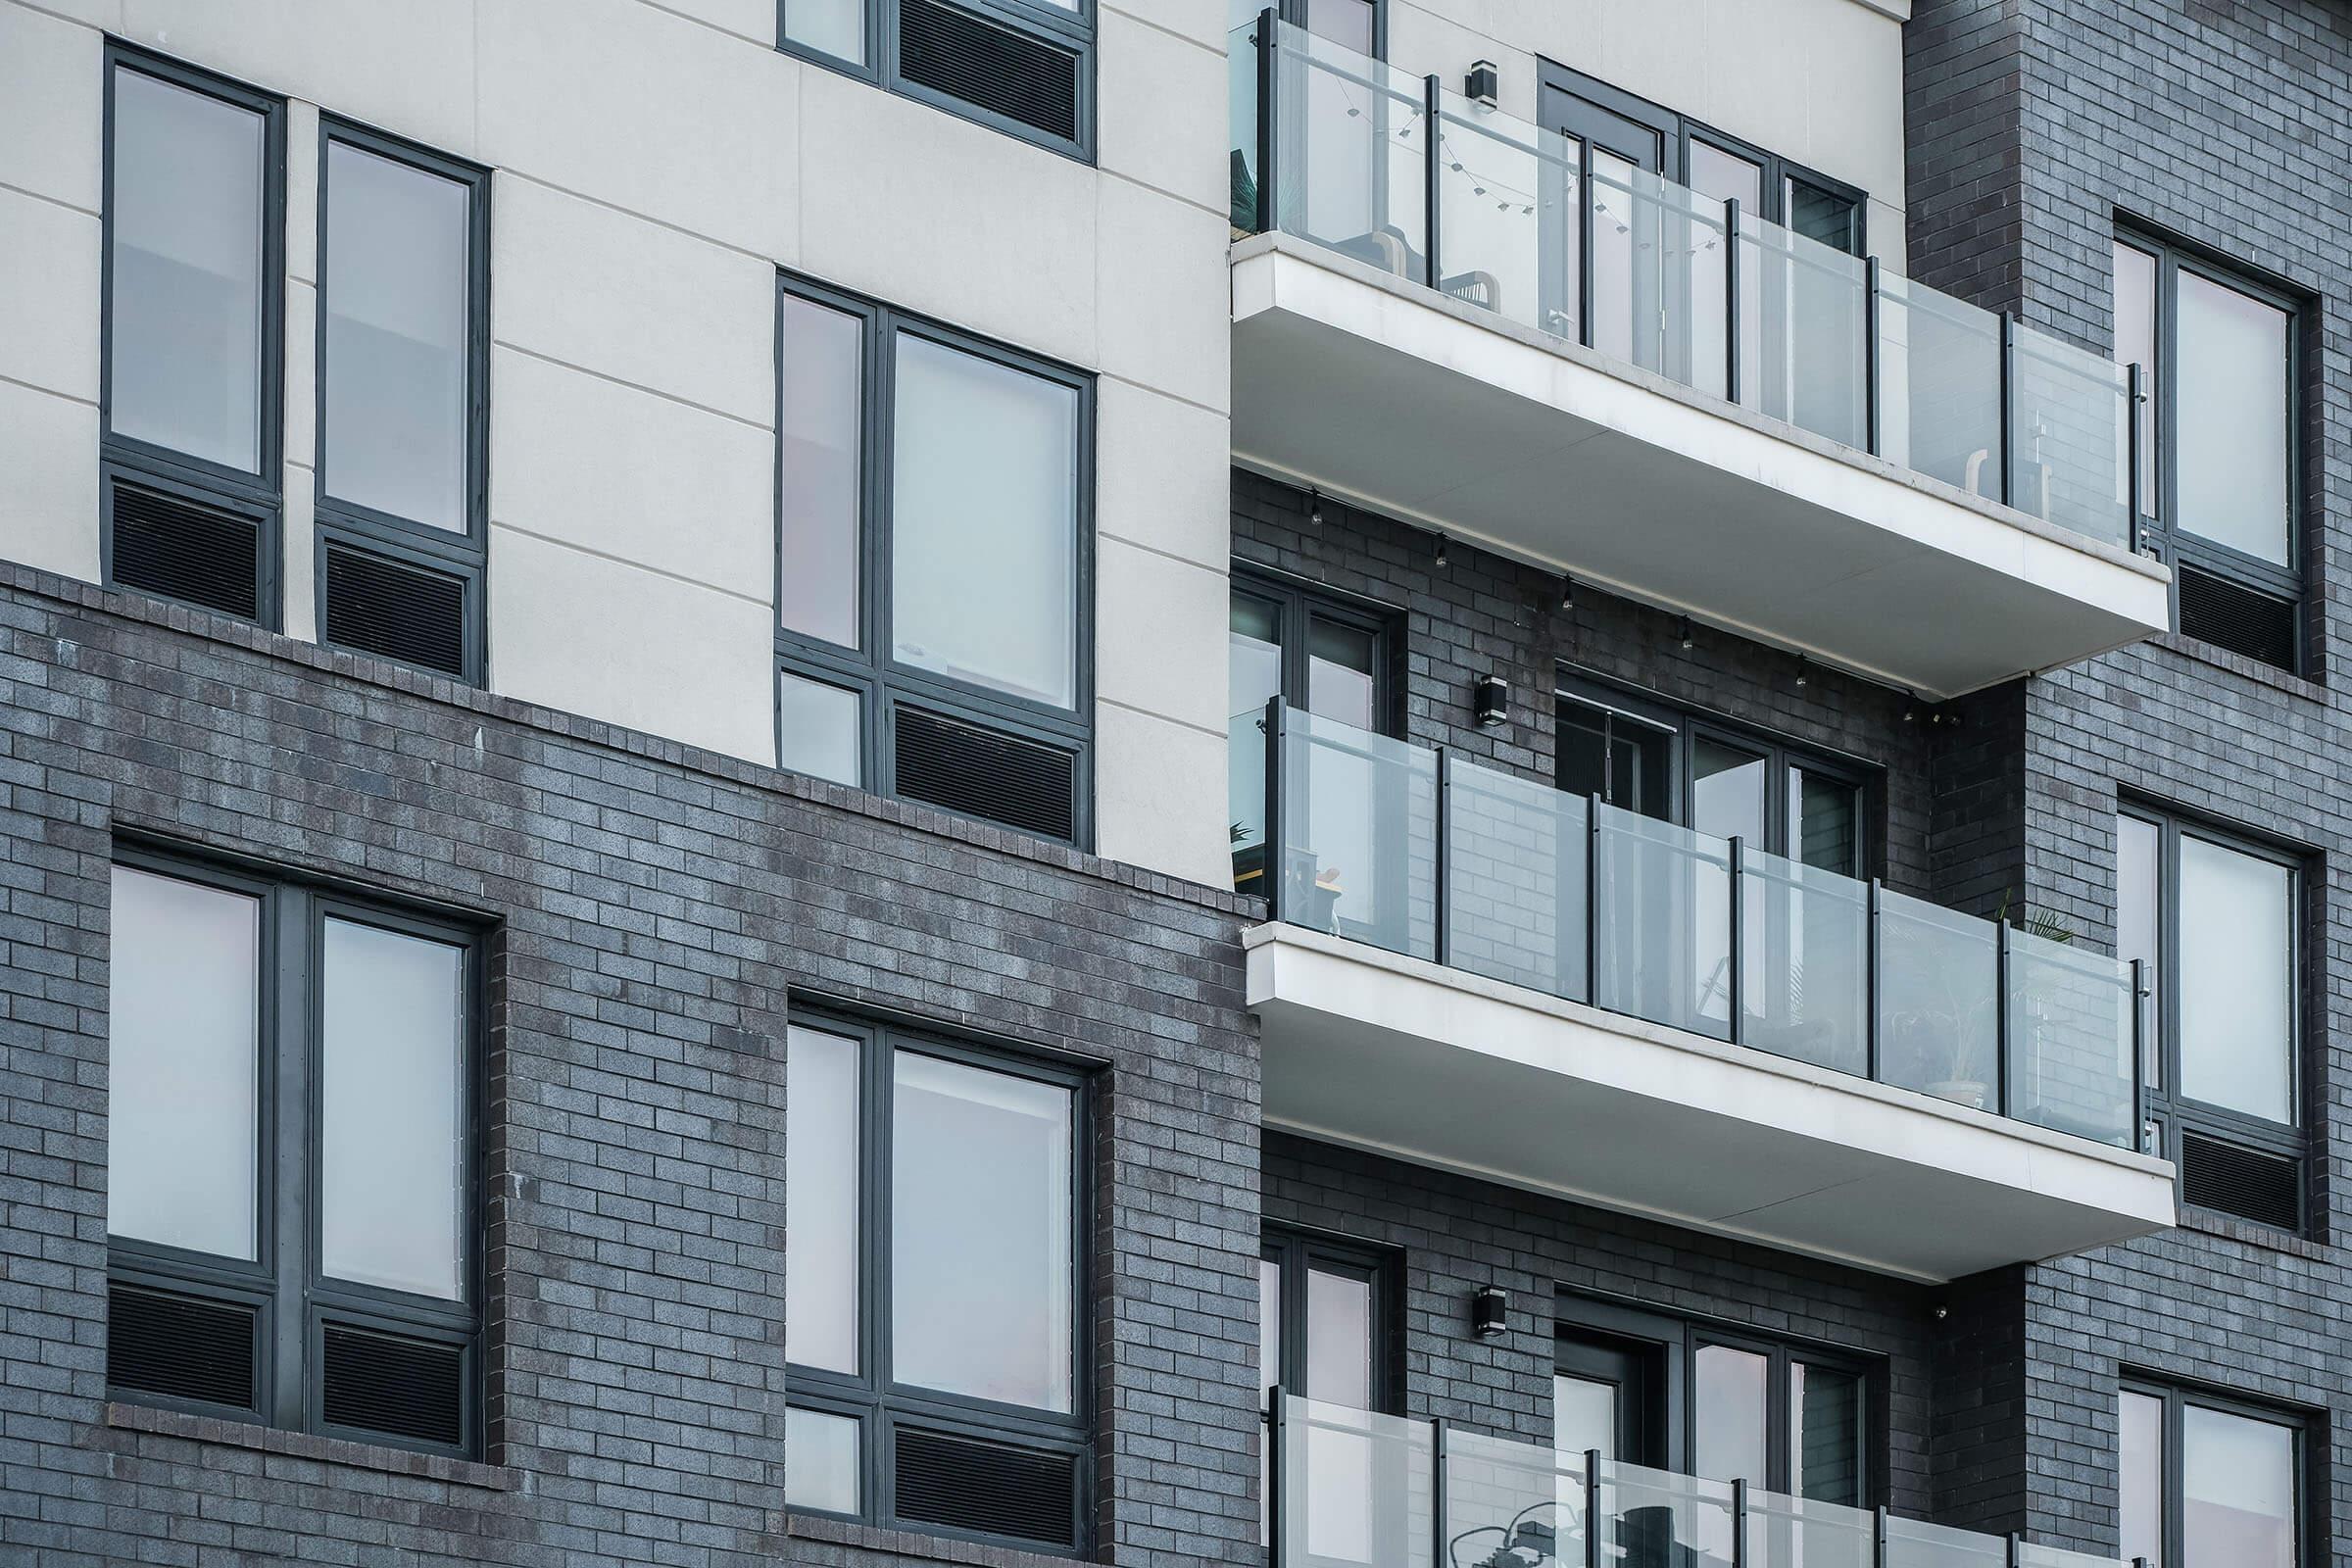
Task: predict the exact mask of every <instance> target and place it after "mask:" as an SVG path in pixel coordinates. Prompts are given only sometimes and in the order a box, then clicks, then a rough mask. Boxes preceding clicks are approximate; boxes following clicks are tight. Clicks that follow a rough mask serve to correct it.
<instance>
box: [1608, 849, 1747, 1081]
mask: <svg viewBox="0 0 2352 1568" xmlns="http://www.w3.org/2000/svg"><path fill="white" fill-rule="evenodd" d="M1593 877H1594V887H1593V914H1594V929H1593V938H1594V948H1595V958H1596V960H1597V964H1598V967H1597V969H1596V971H1595V973H1594V975H1593V991H1594V997H1593V1001H1594V1002H1595V1003H1596V1004H1597V1005H1600V1006H1603V1007H1606V1008H1609V1009H1610V1010H1611V1011H1614V1012H1625V1013H1631V1014H1633V1015H1634V1016H1636V1017H1639V1018H1646V1019H1648V1020H1649V1021H1650V1022H1652V1023H1660V1024H1664V1025H1666V1026H1667V1027H1668V1028H1671V1029H1689V1030H1691V1031H1693V1032H1694V1033H1698V1034H1704V1035H1708V1036H1711V1037H1712V1038H1714V1039H1717V1040H1728V1039H1729V1038H1731V994H1732V921H1731V846H1730V845H1729V844H1727V843H1725V842H1724V841H1723V840H1721V839H1718V838H1713V837H1710V836H1708V835H1706V834H1701V833H1691V832H1689V831H1686V830H1685V829H1682V828H1678V827H1671V826H1668V825H1667V824H1665V823H1662V822H1655V821H1652V820H1650V819H1649V818H1647V817H1642V816H1636V815H1634V814H1633V813H1631V812H1628V811H1621V810H1618V809H1615V808H1613V807H1605V806H1604V807H1602V808H1601V809H1600V828H1599V831H1598V833H1597V834H1595V836H1594V859H1593Z"/></svg>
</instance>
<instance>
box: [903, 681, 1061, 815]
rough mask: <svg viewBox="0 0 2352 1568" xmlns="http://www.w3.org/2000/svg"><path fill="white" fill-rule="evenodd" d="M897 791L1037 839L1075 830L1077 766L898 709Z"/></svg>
mask: <svg viewBox="0 0 2352 1568" xmlns="http://www.w3.org/2000/svg"><path fill="white" fill-rule="evenodd" d="M897 745H898V779H897V786H896V787H897V790H898V793H899V794H900V795H901V796H903V797H904V798H906V799H907V800H911V801H927V802H929V803H930V804H931V805H933V806H944V807H946V808H947V809H949V810H951V811H960V812H962V813H963V814H964V815H966V816H981V817H986V818H987V819H988V820H990V821H992V822H1002V823H1004V824H1005V826H1006V827H1017V828H1020V829H1021V830H1022V831H1024V832H1028V833H1035V834H1037V835H1038V836H1039V837H1040V838H1049V839H1064V840H1067V839H1069V838H1071V837H1073V836H1074V835H1075V834H1076V832H1077V772H1078V760H1077V759H1076V758H1075V757H1073V756H1072V755H1071V754H1070V753H1068V752H1065V751H1062V750H1060V749H1058V748H1056V747H1053V746H1047V745H1044V744H1042V743H1040V742H1037V741H1026V740H1017V739H1015V738H1014V737H1012V736H1010V735H1005V734H1002V733H1000V732H999V731H996V730H993V729H986V728H983V727H982V726H980V725H978V724H967V723H964V722H963V721H962V720H961V719H955V718H947V717H943V716H942V715H940V714H938V713H927V712H925V711H922V710H921V709H919V708H902V709H900V710H899V716H898V736H897Z"/></svg>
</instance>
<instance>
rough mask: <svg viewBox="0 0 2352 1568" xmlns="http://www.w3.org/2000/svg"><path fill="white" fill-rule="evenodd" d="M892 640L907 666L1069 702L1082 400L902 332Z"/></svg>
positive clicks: (1063, 704) (1052, 702)
mask: <svg viewBox="0 0 2352 1568" xmlns="http://www.w3.org/2000/svg"><path fill="white" fill-rule="evenodd" d="M896 398H897V418H896V424H895V426H894V452H893V458H892V474H893V479H892V494H891V531H892V546H891V563H892V578H891V605H892V621H891V631H892V637H893V640H894V642H895V643H896V645H897V646H896V653H897V657H898V658H899V659H901V660H902V661H904V662H907V663H909V664H913V665H915V666H917V667H919V668H922V669H927V670H931V671H933V672H934V673H937V674H941V675H949V676H953V677H955V678H956V679H957V680H965V681H971V682H974V683H976V684H978V685H982V686H987V687H990V688H992V689H994V690H997V691H1001V692H1006V693H1009V694H1011V695H1012V696H1015V697H1024V698H1028V699H1030V700H1031V701H1034V702H1039V703H1044V704H1046V705H1048V706H1050V707H1054V708H1068V707H1070V706H1071V705H1072V704H1073V703H1074V702H1075V701H1076V686H1075V682H1076V678H1077V658H1076V649H1077V621H1076V616H1077V602H1078V589H1077V571H1078V565H1077V549H1078V393H1077V391H1076V389H1074V388H1072V387H1068V386H1064V385H1062V384H1060V383H1058V382H1054V381H1048V380H1045V379H1044V378H1042V377H1040V376H1035V375H1030V374H1027V373H1025V372H1023V371H1020V370H1015V369H1012V368H1009V367H1006V366H1003V365H999V364H997V363H996V362H994V361H991V360H984V359H982V358H980V357H979V356H977V355H973V354H966V353H963V352H961V351H960V350H956V349H952V348H949V347H947V346H946V345H945V344H941V343H935V342H932V341H931V340H930V339H928V338H924V337H917V336H915V335H913V334H911V333H907V332H902V333H900V334H899V338H898V387H897V393H896Z"/></svg>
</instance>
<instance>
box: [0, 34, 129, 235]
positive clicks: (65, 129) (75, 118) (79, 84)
mask: <svg viewBox="0 0 2352 1568" xmlns="http://www.w3.org/2000/svg"><path fill="white" fill-rule="evenodd" d="M108 9H111V8H108ZM110 20H111V19H110ZM104 59H105V40H104V39H103V38H101V37H100V36H99V34H98V33H97V32H96V31H94V30H93V29H91V28H88V27H81V26H76V25H73V23H71V22H66V21H63V20H61V19H59V18H56V17H50V16H44V15H42V14H41V13H40V12H37V11H32V10H28V9H26V8H25V7H23V6H17V5H0V185H13V186H15V187H16V188H17V189H19V190H24V191H31V192H32V193H34V194H35V195H39V196H46V197H49V198H50V199H51V200H53V201H60V202H64V203H66V204H68V205H69V206H73V207H78V208H80V209H81V210H82V211H83V212H86V213H95V212H96V211H98V207H99V203H100V201H101V200H102V191H103V189H104V182H105V174H104V172H103V171H104V164H105V153H104V147H105V141H106V138H105V133H104V128H103V117H104V107H103V106H104V103H105V99H104V96H103V95H104V91H105V87H104V78H105V72H104V69H103V66H102V62H103V60H104Z"/></svg>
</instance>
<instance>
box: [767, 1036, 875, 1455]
mask: <svg viewBox="0 0 2352 1568" xmlns="http://www.w3.org/2000/svg"><path fill="white" fill-rule="evenodd" d="M858 1055H859V1048H858V1042H857V1041H856V1040H853V1039H850V1038H848V1037H846V1036H843V1035H835V1034H827V1033H825V1032H824V1031H822V1030H818V1029H804V1028H802V1027H800V1026H799V1025H797V1024H796V1025H794V1026H793V1027H792V1028H791V1030H790V1031H789V1032H788V1033H787V1035H786V1044H785V1065H784V1070H785V1073H786V1075H787V1077H788V1078H789V1080H790V1082H791V1085H792V1093H791V1094H790V1095H789V1096H787V1097H786V1099H785V1107H784V1233H785V1235H786V1236H788V1237H790V1238H791V1244H792V1245H791V1246H790V1247H788V1248H786V1249H785V1252H784V1332H785V1336H786V1338H787V1339H788V1340H789V1342H790V1345H789V1348H788V1351H787V1358H788V1359H789V1360H791V1361H793V1362H794V1363H795V1364H797V1365H800V1366H812V1367H821V1368H823V1369H824V1370H826V1371H828V1372H851V1373H854V1372H856V1371H857V1370H858V1213H859V1205H858ZM794 1413H795V1415H796V1416H797V1415H798V1414H799V1412H797V1411H796V1412H794Z"/></svg>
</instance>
